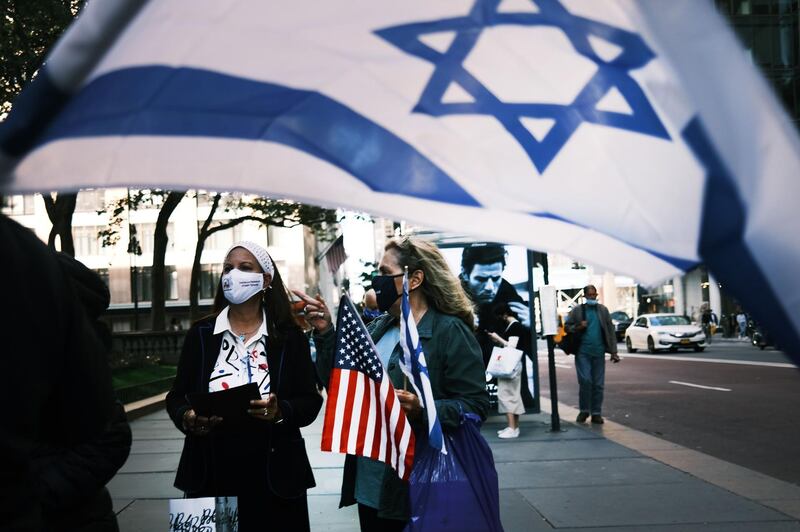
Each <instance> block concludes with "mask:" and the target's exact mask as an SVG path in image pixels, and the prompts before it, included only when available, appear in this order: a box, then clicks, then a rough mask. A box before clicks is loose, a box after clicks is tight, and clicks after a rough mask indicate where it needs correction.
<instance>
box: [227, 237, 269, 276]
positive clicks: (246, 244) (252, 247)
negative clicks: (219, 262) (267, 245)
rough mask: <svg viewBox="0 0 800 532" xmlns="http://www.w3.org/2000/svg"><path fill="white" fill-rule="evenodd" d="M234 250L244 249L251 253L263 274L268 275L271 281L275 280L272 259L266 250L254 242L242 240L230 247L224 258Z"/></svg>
mask: <svg viewBox="0 0 800 532" xmlns="http://www.w3.org/2000/svg"><path fill="white" fill-rule="evenodd" d="M234 248H244V249H246V250H247V251H249V252H250V253H252V254H253V256H254V257H255V258H256V260H257V261H258V263H259V264H260V265H261V269H262V270H264V273H267V274H269V276H270V277H272V278H273V279H274V278H275V265H274V264H273V263H272V258H271V257H270V256H269V253H267V250H266V249H264V248H262V247H261V246H259V245H258V244H256V243H255V242H250V241H249V240H242V241H241V242H237V243H236V244H234V245H232V246H231V247H230V248H229V249H228V251H227V252H225V258H227V257H228V255H230V253H231V251H232V250H233V249H234Z"/></svg>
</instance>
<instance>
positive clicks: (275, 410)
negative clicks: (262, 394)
mask: <svg viewBox="0 0 800 532" xmlns="http://www.w3.org/2000/svg"><path fill="white" fill-rule="evenodd" d="M247 413H248V414H250V416H252V417H254V418H255V419H258V420H259V421H279V420H280V419H282V418H283V414H282V413H281V407H280V406H278V396H277V395H275V394H274V393H271V394H269V397H267V398H266V399H258V400H254V401H250V408H249V409H248V410H247Z"/></svg>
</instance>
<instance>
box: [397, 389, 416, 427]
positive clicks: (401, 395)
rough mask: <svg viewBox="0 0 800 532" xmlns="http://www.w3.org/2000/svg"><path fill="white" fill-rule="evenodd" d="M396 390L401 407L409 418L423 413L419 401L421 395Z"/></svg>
mask: <svg viewBox="0 0 800 532" xmlns="http://www.w3.org/2000/svg"><path fill="white" fill-rule="evenodd" d="M395 392H396V393H397V398H398V399H399V400H400V407H401V408H402V409H403V411H404V412H405V413H406V417H407V418H408V419H409V420H412V419H417V418H419V417H420V416H421V415H422V404H420V402H419V397H417V396H416V395H414V394H413V393H411V392H407V391H405V390H395Z"/></svg>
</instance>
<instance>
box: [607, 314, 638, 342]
mask: <svg viewBox="0 0 800 532" xmlns="http://www.w3.org/2000/svg"><path fill="white" fill-rule="evenodd" d="M632 321H633V320H632V319H631V317H630V316H628V315H627V314H626V313H624V312H622V311H621V310H617V311H614V312H612V313H611V323H613V324H614V330H615V331H616V333H617V342H622V341H624V340H625V331H626V330H628V327H630V325H631V322H632Z"/></svg>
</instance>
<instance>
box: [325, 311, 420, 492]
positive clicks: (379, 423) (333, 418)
mask: <svg viewBox="0 0 800 532" xmlns="http://www.w3.org/2000/svg"><path fill="white" fill-rule="evenodd" d="M322 450H323V451H330V452H336V453H346V454H353V455H357V456H365V457H367V458H372V459H373V460H379V461H381V462H385V463H386V464H388V465H390V466H391V467H392V468H394V469H395V470H396V471H397V474H398V476H399V477H400V478H402V479H403V480H408V477H409V475H410V474H411V465H412V464H413V463H414V431H413V430H411V425H410V424H409V423H408V420H407V419H406V415H405V413H404V412H403V410H402V408H401V407H400V401H399V400H398V399H397V395H396V394H395V391H394V386H392V383H391V380H390V379H389V376H388V375H387V374H386V372H385V371H384V369H383V365H382V364H381V361H380V359H379V358H378V353H377V351H376V350H375V345H374V344H373V343H372V339H371V338H370V335H369V333H368V332H367V328H366V327H365V326H364V322H362V321H361V318H360V317H359V315H358V312H357V311H356V309H355V307H353V303H352V302H351V301H350V298H349V297H348V296H347V295H343V296H342V299H341V301H340V303H339V315H338V319H337V323H336V352H335V354H334V359H333V370H332V371H331V377H330V381H329V383H328V404H327V405H326V407H325V422H324V425H323V427H322Z"/></svg>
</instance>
